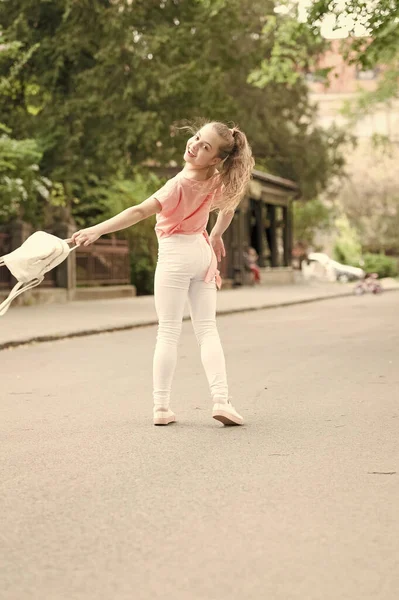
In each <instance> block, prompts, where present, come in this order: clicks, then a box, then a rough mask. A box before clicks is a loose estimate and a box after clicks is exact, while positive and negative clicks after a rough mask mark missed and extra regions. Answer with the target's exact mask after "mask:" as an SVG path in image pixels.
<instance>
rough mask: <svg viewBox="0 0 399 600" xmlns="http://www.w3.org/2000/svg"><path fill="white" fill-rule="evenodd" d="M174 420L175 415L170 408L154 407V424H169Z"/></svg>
mask: <svg viewBox="0 0 399 600" xmlns="http://www.w3.org/2000/svg"><path fill="white" fill-rule="evenodd" d="M175 421H176V415H175V413H174V412H172V411H171V410H170V408H162V407H155V408H154V425H169V423H174V422H175Z"/></svg>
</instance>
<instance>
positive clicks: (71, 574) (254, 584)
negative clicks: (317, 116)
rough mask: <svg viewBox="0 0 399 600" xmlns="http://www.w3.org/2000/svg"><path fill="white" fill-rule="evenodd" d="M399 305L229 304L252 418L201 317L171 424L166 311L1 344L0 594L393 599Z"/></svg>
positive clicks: (179, 378)
mask: <svg viewBox="0 0 399 600" xmlns="http://www.w3.org/2000/svg"><path fill="white" fill-rule="evenodd" d="M398 304H399V297H398V295H397V294H395V293H390V294H384V295H382V296H381V297H371V296H368V297H363V298H355V297H353V298H343V299H338V300H332V301H329V302H321V303H316V304H309V305H303V306H297V307H290V308H281V309H275V310H267V311H261V312H257V313H248V314H241V315H235V316H230V317H222V318H220V319H219V329H220V333H221V336H222V339H223V342H224V346H225V350H226V357H227V362H228V367H229V372H230V383H231V393H232V395H233V397H234V400H233V402H234V404H235V406H236V408H237V409H238V410H239V411H240V412H241V413H242V414H243V416H244V417H245V419H246V425H245V426H244V427H242V428H223V426H221V425H220V424H219V423H217V422H216V421H214V420H212V418H211V404H210V401H209V398H208V392H207V386H206V381H205V376H204V375H203V372H202V367H201V365H200V362H199V355H198V349H197V347H196V343H195V341H194V337H193V334H192V332H191V326H190V324H185V325H184V331H183V336H182V343H181V348H180V361H179V365H178V372H177V374H176V383H175V387H174V402H173V408H174V409H175V412H176V413H177V416H178V419H179V422H178V423H177V424H176V425H173V426H169V427H163V428H159V427H158V428H156V427H154V426H153V425H152V420H151V417H152V412H151V408H152V407H151V361H152V350H153V346H154V340H155V328H154V327H149V328H145V329H138V330H133V331H127V332H123V333H114V334H104V335H99V336H93V337H88V338H76V339H71V340H65V341H60V342H53V343H45V344H38V345H32V346H27V347H21V348H17V349H13V350H5V351H3V352H0V375H1V379H0V386H1V402H0V407H1V434H0V435H1V437H0V598H1V600H5V599H6V600H28V599H29V600H64V599H65V600H125V599H126V600H131V599H132V598H133V599H134V600H147V599H148V600H149V599H151V600H157V599H161V598H162V599H163V600H165V599H166V600H169V599H170V600H252V599H253V600H263V599H265V598H268V599H269V600H291V599H295V600H296V599H298V600H369V599H370V600H371V599H372V600H396V599H397V598H398V596H399V441H398V440H399V436H398V429H399V369H398V367H399V309H398Z"/></svg>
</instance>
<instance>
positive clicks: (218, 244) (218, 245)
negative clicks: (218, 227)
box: [209, 235, 226, 262]
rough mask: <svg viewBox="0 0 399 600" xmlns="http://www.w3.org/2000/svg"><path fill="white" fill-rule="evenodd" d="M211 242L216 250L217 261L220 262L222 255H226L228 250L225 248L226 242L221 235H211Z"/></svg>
mask: <svg viewBox="0 0 399 600" xmlns="http://www.w3.org/2000/svg"><path fill="white" fill-rule="evenodd" d="M209 239H210V242H211V244H212V248H213V249H214V251H215V254H216V258H217V261H218V262H220V261H221V260H222V257H223V258H224V257H225V256H226V250H225V248H224V243H223V240H222V236H221V235H211V236H210V238H209Z"/></svg>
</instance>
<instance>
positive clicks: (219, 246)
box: [210, 211, 234, 262]
mask: <svg viewBox="0 0 399 600" xmlns="http://www.w3.org/2000/svg"><path fill="white" fill-rule="evenodd" d="M233 217H234V211H229V212H220V213H219V214H218V218H217V219H216V223H215V226H214V228H213V229H212V231H211V235H210V240H211V244H212V247H213V249H214V251H215V254H216V258H217V259H218V262H220V261H221V260H222V257H224V256H226V250H225V248H224V243H223V239H222V235H223V234H224V232H225V231H226V229H227V228H228V227H229V225H230V223H231V222H232V220H233Z"/></svg>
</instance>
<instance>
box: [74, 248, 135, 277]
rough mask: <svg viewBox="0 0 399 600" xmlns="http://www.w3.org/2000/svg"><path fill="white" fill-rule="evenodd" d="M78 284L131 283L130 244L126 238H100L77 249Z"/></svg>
mask: <svg viewBox="0 0 399 600" xmlns="http://www.w3.org/2000/svg"><path fill="white" fill-rule="evenodd" d="M76 284H77V285H78V286H95V285H124V284H130V261H129V245H128V242H127V241H125V240H116V239H111V240H104V239H101V240H98V241H97V242H96V243H95V244H93V245H91V246H86V247H85V246H80V247H79V248H77V250H76Z"/></svg>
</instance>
